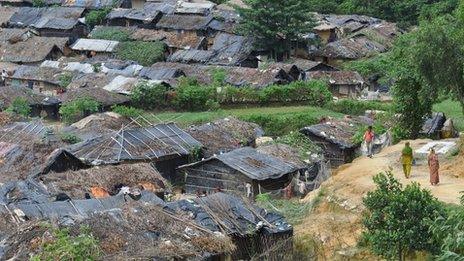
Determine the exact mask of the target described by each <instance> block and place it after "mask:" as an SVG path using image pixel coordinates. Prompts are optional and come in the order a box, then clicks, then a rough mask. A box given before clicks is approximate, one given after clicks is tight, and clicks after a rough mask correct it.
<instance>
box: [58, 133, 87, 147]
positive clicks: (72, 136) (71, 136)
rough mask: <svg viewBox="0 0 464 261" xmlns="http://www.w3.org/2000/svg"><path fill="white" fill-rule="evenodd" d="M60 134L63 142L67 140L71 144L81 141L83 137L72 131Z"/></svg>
mask: <svg viewBox="0 0 464 261" xmlns="http://www.w3.org/2000/svg"><path fill="white" fill-rule="evenodd" d="M60 136H61V137H60V138H61V140H62V141H63V142H66V143H69V144H75V143H79V142H81V141H82V139H81V138H79V137H77V136H76V135H75V134H72V133H62V134H61V135H60Z"/></svg>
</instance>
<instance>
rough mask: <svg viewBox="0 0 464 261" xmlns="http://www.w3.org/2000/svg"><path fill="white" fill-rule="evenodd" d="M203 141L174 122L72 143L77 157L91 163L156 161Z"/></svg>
mask: <svg viewBox="0 0 464 261" xmlns="http://www.w3.org/2000/svg"><path fill="white" fill-rule="evenodd" d="M201 146H202V144H201V143H200V142H198V141H197V140H195V139H194V138H192V136H190V135H189V134H188V133H186V132H184V131H183V130H181V129H180V128H179V127H177V125H176V124H174V123H163V124H156V125H151V126H149V127H140V128H125V129H121V130H119V131H116V132H113V133H111V134H108V135H103V136H100V137H96V138H93V139H91V140H88V141H84V142H81V143H78V144H75V145H73V146H72V148H71V151H72V152H73V153H74V155H76V156H77V157H78V158H80V159H82V160H84V161H85V162H89V163H91V164H93V165H99V164H114V163H119V162H122V161H159V160H163V159H165V158H171V157H177V156H183V155H189V154H190V153H191V151H192V150H193V149H194V148H198V147H201Z"/></svg>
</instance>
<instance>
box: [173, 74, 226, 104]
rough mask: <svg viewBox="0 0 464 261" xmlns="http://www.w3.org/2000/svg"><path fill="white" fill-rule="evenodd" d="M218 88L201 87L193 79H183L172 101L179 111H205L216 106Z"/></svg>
mask: <svg viewBox="0 0 464 261" xmlns="http://www.w3.org/2000/svg"><path fill="white" fill-rule="evenodd" d="M216 102H217V98H216V88H214V87H212V86H201V85H199V84H198V82H197V81H196V80H194V79H192V78H181V79H180V80H179V84H178V86H177V88H176V90H175V96H174V99H173V101H172V103H173V105H174V107H175V108H177V109H181V110H188V111H204V110H209V109H212V108H211V107H209V106H211V105H213V104H214V106H216Z"/></svg>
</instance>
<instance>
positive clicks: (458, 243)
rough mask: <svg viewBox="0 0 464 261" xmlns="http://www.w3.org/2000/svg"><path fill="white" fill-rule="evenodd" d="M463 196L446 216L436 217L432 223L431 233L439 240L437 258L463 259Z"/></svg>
mask: <svg viewBox="0 0 464 261" xmlns="http://www.w3.org/2000/svg"><path fill="white" fill-rule="evenodd" d="M463 199H464V198H463V197H461V205H460V206H456V207H452V208H451V209H450V210H449V211H448V215H447V216H442V217H439V218H437V219H436V220H435V221H434V223H433V225H432V229H431V231H432V233H433V235H434V237H435V239H436V240H437V242H439V243H440V244H439V246H440V250H441V251H440V254H439V255H437V258H436V259H437V260H439V261H447V260H456V261H457V260H464V200H463Z"/></svg>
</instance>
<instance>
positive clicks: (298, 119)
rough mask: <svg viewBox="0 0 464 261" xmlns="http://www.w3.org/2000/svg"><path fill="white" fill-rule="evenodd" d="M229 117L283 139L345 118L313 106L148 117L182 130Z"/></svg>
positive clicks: (153, 115) (164, 113)
mask: <svg viewBox="0 0 464 261" xmlns="http://www.w3.org/2000/svg"><path fill="white" fill-rule="evenodd" d="M229 116H235V117H237V118H239V119H241V120H245V121H250V122H255V123H257V124H259V125H261V126H262V127H263V128H264V130H265V131H266V135H271V136H280V135H284V134H287V133H290V132H291V131H298V130H299V129H300V128H302V127H305V126H309V125H312V124H314V123H317V121H318V120H319V119H320V118H321V117H327V116H330V117H334V118H341V117H342V116H343V115H342V114H340V113H336V112H333V111H330V110H327V109H323V108H318V107H312V106H288V107H259V108H258V107H252V108H240V109H222V110H218V111H207V112H162V113H156V114H153V113H147V114H146V117H148V118H149V119H150V120H151V121H153V122H156V121H157V120H161V121H174V122H177V123H178V124H179V125H180V126H182V127H187V126H189V125H195V124H202V123H206V122H210V121H214V120H217V119H221V118H224V117H229Z"/></svg>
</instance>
